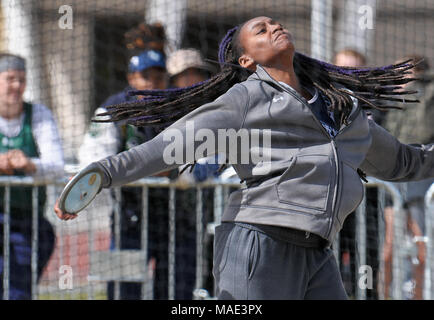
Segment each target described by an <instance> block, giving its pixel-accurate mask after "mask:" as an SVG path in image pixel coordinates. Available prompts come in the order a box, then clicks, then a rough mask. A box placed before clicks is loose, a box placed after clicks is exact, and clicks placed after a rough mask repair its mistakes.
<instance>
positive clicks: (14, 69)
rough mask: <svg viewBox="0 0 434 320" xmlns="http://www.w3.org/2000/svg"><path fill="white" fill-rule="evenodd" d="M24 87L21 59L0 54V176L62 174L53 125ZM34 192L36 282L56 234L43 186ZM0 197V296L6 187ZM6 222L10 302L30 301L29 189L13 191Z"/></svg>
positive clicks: (24, 64) (30, 212) (59, 149)
mask: <svg viewBox="0 0 434 320" xmlns="http://www.w3.org/2000/svg"><path fill="white" fill-rule="evenodd" d="M25 88H26V61H25V59H23V58H22V57H19V56H17V55H12V54H8V53H0V175H2V176H5V175H8V176H12V175H14V176H31V177H34V178H35V179H53V178H56V177H59V176H62V175H63V166H64V160H63V151H62V146H61V140H60V136H59V132H58V129H57V125H56V122H55V120H54V118H53V115H52V113H51V111H50V110H49V109H48V108H47V107H46V106H44V105H42V104H37V103H29V102H26V101H24V100H23V94H24V91H25ZM38 191H39V192H38V207H37V210H38V213H37V214H38V248H37V249H38V261H37V265H38V268H37V277H38V280H39V279H40V277H41V275H42V271H43V269H44V267H45V266H46V264H47V262H48V260H49V258H50V256H51V254H52V252H53V248H54V243H55V235H54V231H53V228H52V226H51V224H50V223H49V221H48V220H46V219H45V217H44V205H45V199H46V193H45V187H39V188H38ZM0 199H1V200H0V204H1V205H0V207H1V208H0V243H1V248H2V249H1V251H0V270H1V279H0V292H1V293H2V294H3V274H4V270H3V263H4V261H3V259H4V257H3V247H4V243H3V223H4V212H5V209H6V208H5V203H4V202H3V199H4V188H0ZM9 221H10V237H9V240H10V256H9V298H10V299H31V286H32V283H31V279H32V278H31V253H32V248H31V243H32V187H25V186H19V187H11V189H10V220H9ZM2 297H3V295H2Z"/></svg>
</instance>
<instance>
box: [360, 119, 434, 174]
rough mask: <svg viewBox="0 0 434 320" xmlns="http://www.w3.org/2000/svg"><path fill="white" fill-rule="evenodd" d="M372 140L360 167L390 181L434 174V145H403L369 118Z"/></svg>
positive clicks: (367, 172) (368, 172)
mask: <svg viewBox="0 0 434 320" xmlns="http://www.w3.org/2000/svg"><path fill="white" fill-rule="evenodd" d="M369 129H370V133H371V136H372V143H371V146H370V148H369V150H368V153H367V155H366V158H365V160H364V161H363V163H362V164H361V166H360V169H362V170H363V171H365V172H366V174H367V175H369V176H373V177H376V178H379V179H381V180H387V181H401V182H405V181H412V180H423V179H427V178H433V177H434V144H427V145H422V144H409V145H407V144H403V143H401V142H399V141H398V140H397V139H396V138H395V137H394V136H392V135H391V134H390V133H389V132H388V131H387V130H385V129H384V128H382V127H381V126H379V125H378V124H376V123H375V122H374V121H372V120H369Z"/></svg>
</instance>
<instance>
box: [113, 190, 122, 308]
mask: <svg viewBox="0 0 434 320" xmlns="http://www.w3.org/2000/svg"><path fill="white" fill-rule="evenodd" d="M121 201H122V195H121V188H115V205H114V217H113V219H114V233H115V234H114V238H115V239H114V240H115V251H116V252H117V251H119V250H120V247H121V218H120V215H121V212H120V211H121ZM120 289H121V288H120V283H119V281H117V280H116V281H115V282H114V300H119V299H120V291H121V290H120Z"/></svg>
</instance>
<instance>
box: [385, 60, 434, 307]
mask: <svg viewBox="0 0 434 320" xmlns="http://www.w3.org/2000/svg"><path fill="white" fill-rule="evenodd" d="M407 59H415V60H418V61H420V63H419V64H418V65H416V67H415V68H414V70H412V71H411V73H410V74H409V75H408V76H409V77H414V78H417V79H419V80H417V81H412V82H410V83H408V84H405V85H403V86H402V89H403V90H406V91H415V92H416V93H414V94H413V97H411V96H410V97H409V98H410V99H411V98H414V99H418V100H419V101H420V103H413V104H406V103H404V102H402V103H398V104H397V106H400V107H402V108H403V110H396V111H395V110H393V111H388V112H387V114H386V117H385V123H384V127H385V128H386V129H387V130H388V131H389V132H390V133H392V134H393V135H394V136H395V137H397V138H398V139H399V140H400V141H402V142H403V143H407V144H410V143H426V142H428V141H433V139H434V125H433V123H434V82H433V76H432V75H430V74H429V65H428V62H427V60H426V58H424V57H421V56H419V55H410V56H407V57H405V58H403V59H402V60H400V61H404V60H407ZM432 183H434V180H433V179H427V180H422V181H418V182H408V183H397V184H396V185H397V187H398V189H399V190H400V192H401V194H402V196H403V200H404V209H405V213H406V218H407V230H408V231H409V233H410V236H411V237H412V242H413V245H414V244H415V245H416V248H417V257H413V259H412V260H413V261H412V269H413V270H412V275H411V276H410V278H412V279H413V281H412V285H413V293H414V295H413V299H417V300H419V299H423V282H424V269H425V255H426V241H425V238H424V234H425V223H424V222H425V210H424V209H425V203H424V197H425V193H426V191H427V190H428V188H429V187H430V186H431V184H432ZM384 215H385V222H386V223H385V228H386V230H385V231H386V237H385V242H384V248H383V258H384V264H385V266H384V268H385V270H384V272H385V274H384V282H385V284H384V296H385V298H386V299H387V298H388V297H389V296H390V294H389V289H390V284H391V281H392V257H393V219H394V211H393V208H392V207H391V206H388V207H386V208H385V210H384Z"/></svg>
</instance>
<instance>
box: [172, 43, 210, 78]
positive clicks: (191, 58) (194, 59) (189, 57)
mask: <svg viewBox="0 0 434 320" xmlns="http://www.w3.org/2000/svg"><path fill="white" fill-rule="evenodd" d="M189 68H197V69H201V70H205V71H209V72H213V71H214V68H213V67H212V66H210V65H209V64H207V63H205V61H204V60H203V58H202V55H201V54H200V52H199V51H198V50H196V49H180V50H177V51H175V52H173V53H172V54H171V55H170V56H169V58H168V59H167V72H168V73H169V75H170V76H171V77H173V76H176V75H177V74H180V73H181V72H183V71H185V70H187V69H189Z"/></svg>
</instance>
